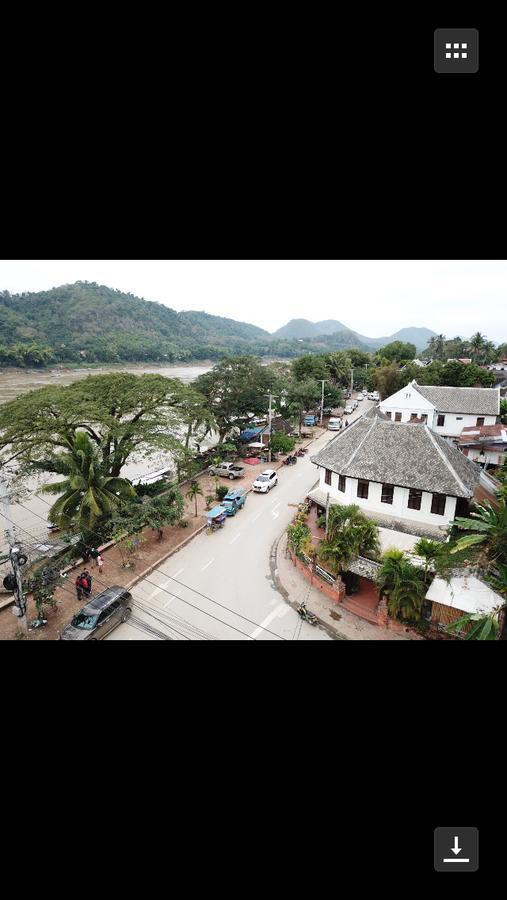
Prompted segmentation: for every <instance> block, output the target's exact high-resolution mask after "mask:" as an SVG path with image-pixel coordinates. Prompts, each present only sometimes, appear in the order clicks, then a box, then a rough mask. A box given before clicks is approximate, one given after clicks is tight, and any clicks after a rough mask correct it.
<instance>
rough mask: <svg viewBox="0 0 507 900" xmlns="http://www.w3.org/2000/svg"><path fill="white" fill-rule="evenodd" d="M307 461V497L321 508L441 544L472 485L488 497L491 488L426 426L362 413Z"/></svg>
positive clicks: (469, 496) (462, 511)
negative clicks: (354, 509) (310, 465)
mask: <svg viewBox="0 0 507 900" xmlns="http://www.w3.org/2000/svg"><path fill="white" fill-rule="evenodd" d="M312 462H314V463H315V465H316V466H317V467H318V470H319V485H318V487H317V488H314V489H313V490H312V491H310V493H309V495H308V496H309V498H310V499H311V500H312V501H313V502H314V503H316V504H317V505H318V506H320V507H322V509H325V507H326V502H327V495H328V494H329V502H330V503H341V504H344V505H348V504H352V503H354V504H356V505H357V506H359V507H360V508H361V509H362V510H363V511H364V512H365V514H366V515H367V516H368V517H369V518H372V519H374V520H375V521H377V522H378V524H379V525H381V526H384V527H386V528H391V529H394V530H395V531H401V532H406V533H407V534H412V535H416V536H429V537H433V538H435V539H440V540H443V539H444V537H445V531H446V528H447V526H448V525H449V522H451V521H452V520H453V519H454V517H455V516H456V515H466V514H467V512H468V508H469V501H470V500H471V499H472V498H473V496H474V493H475V492H476V489H478V488H479V486H480V487H481V488H482V489H483V490H485V491H486V492H487V493H488V494H489V495H493V494H494V489H495V485H494V484H493V482H491V480H490V479H489V478H488V476H487V475H485V473H484V472H483V471H482V469H481V468H480V467H479V466H477V465H476V464H475V463H473V462H471V461H470V460H468V459H467V458H466V457H465V456H464V455H463V454H462V453H460V452H459V450H456V449H455V448H454V447H453V446H452V445H451V444H450V443H449V442H448V441H446V440H444V439H443V438H442V437H440V436H439V435H436V434H435V433H434V432H433V431H431V429H430V428H429V427H428V426H427V425H416V424H407V423H402V424H400V425H396V424H395V423H394V422H393V421H392V420H391V421H390V420H389V419H386V418H385V416H384V415H383V414H382V413H381V412H380V411H379V410H378V408H377V409H371V410H369V411H368V412H367V413H366V414H365V415H364V416H362V417H361V418H359V419H356V421H355V422H353V423H352V425H350V426H349V428H347V429H345V430H344V431H342V432H339V433H338V435H337V436H336V437H335V438H334V439H333V440H332V441H330V442H329V444H327V445H326V447H324V449H323V450H321V451H320V452H319V453H318V454H317V455H316V456H314V457H312Z"/></svg>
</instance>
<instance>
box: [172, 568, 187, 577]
mask: <svg viewBox="0 0 507 900" xmlns="http://www.w3.org/2000/svg"><path fill="white" fill-rule="evenodd" d="M184 571H185V569H178V571H177V572H175V573H174V575H171V576H170V577H171V578H177V577H178V575H181V573H182V572H184Z"/></svg>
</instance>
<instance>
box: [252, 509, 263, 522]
mask: <svg viewBox="0 0 507 900" xmlns="http://www.w3.org/2000/svg"><path fill="white" fill-rule="evenodd" d="M263 512H264V510H261V512H259V513H257V515H256V516H254V517H253V519H252V522H256V521H257V519H259V518H260V516H262V513H263Z"/></svg>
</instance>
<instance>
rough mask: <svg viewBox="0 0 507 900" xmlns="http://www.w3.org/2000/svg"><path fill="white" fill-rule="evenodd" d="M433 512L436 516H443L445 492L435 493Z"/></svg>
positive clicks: (432, 502) (432, 505)
mask: <svg viewBox="0 0 507 900" xmlns="http://www.w3.org/2000/svg"><path fill="white" fill-rule="evenodd" d="M431 512H432V513H433V515H434V516H443V514H444V512H445V494H433V497H432V498H431Z"/></svg>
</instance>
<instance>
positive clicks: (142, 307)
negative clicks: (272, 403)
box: [0, 281, 271, 364]
mask: <svg viewBox="0 0 507 900" xmlns="http://www.w3.org/2000/svg"><path fill="white" fill-rule="evenodd" d="M34 342H35V344H36V345H40V346H47V347H49V348H50V349H51V350H52V352H53V354H54V358H55V359H57V360H59V361H62V362H76V361H80V360H86V361H88V362H123V361H144V360H146V361H147V360H152V361H164V360H167V361H180V360H190V359H206V358H218V357H220V356H224V355H227V354H234V353H246V352H257V353H268V352H269V348H270V345H271V335H270V334H269V332H267V331H264V330H263V329H262V328H257V327H256V326H255V325H249V324H247V323H245V322H235V321H234V320H233V319H226V318H222V317H219V316H210V315H208V314H207V313H205V312H179V313H178V312H176V311H175V310H173V309H170V307H168V306H164V305H163V304H161V303H153V302H150V301H147V300H144V299H141V298H139V297H135V296H134V295H133V294H125V293H123V292H122V291H118V290H114V289H113V288H109V287H105V286H104V285H99V284H95V283H89V282H81V281H78V282H76V283H75V284H66V285H62V286H61V287H56V288H52V289H51V290H49V291H39V292H38V293H24V294H17V295H10V294H8V293H6V292H4V293H3V294H0V351H1V349H2V346H3V348H4V351H5V348H6V347H11V348H12V347H13V346H18V347H21V348H23V347H25V348H26V347H28V346H29V345H30V344H33V343H34ZM5 355H6V354H5V352H4V357H5ZM2 362H3V363H4V364H5V363H6V362H7V363H9V362H11V363H13V362H15V361H13V360H9V359H5V358H4V359H2V357H1V356H0V364H1V363H2Z"/></svg>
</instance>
